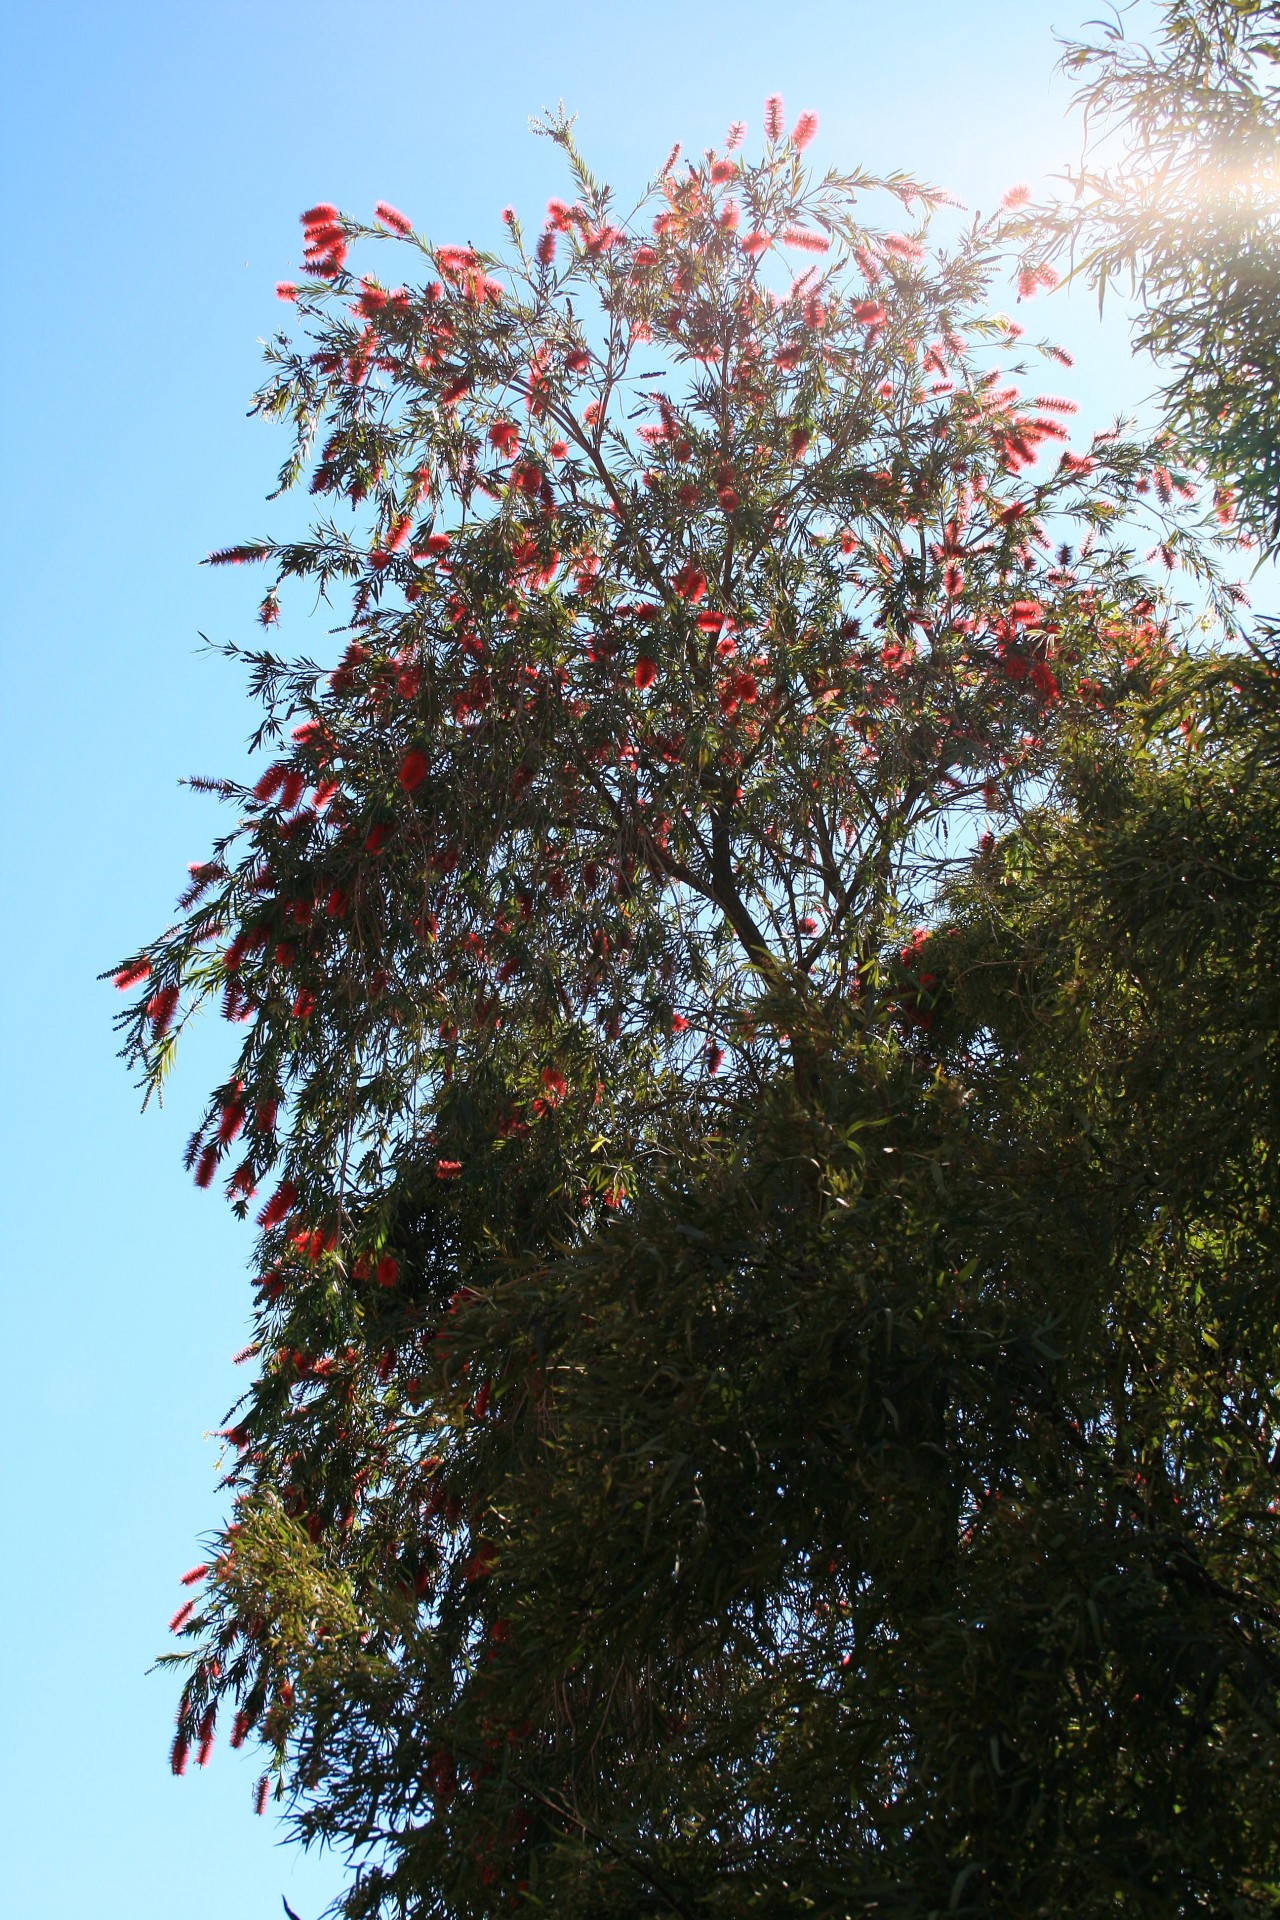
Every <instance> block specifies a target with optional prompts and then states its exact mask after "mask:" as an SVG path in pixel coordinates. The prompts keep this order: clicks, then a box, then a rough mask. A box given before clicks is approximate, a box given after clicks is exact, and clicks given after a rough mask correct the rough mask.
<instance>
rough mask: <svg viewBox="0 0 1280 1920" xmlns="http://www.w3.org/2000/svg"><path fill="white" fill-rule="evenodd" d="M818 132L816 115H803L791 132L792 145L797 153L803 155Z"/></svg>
mask: <svg viewBox="0 0 1280 1920" xmlns="http://www.w3.org/2000/svg"><path fill="white" fill-rule="evenodd" d="M817 131H818V116H817V114H816V113H802V114H801V115H800V118H799V119H798V120H797V121H796V124H795V126H794V127H793V128H792V130H791V144H792V146H793V147H794V148H795V150H796V152H797V153H803V152H804V150H805V148H806V147H807V146H809V145H810V143H811V142H812V140H813V139H814V136H815V135H816V134H817Z"/></svg>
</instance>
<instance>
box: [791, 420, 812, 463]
mask: <svg viewBox="0 0 1280 1920" xmlns="http://www.w3.org/2000/svg"><path fill="white" fill-rule="evenodd" d="M787 449H788V451H789V453H790V455H791V458H792V459H793V460H803V459H804V456H805V454H806V453H807V452H808V451H809V430H808V428H807V427H793V428H792V429H791V437H790V439H789V440H788V441H787Z"/></svg>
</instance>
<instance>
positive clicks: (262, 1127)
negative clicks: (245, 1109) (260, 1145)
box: [253, 1100, 280, 1133]
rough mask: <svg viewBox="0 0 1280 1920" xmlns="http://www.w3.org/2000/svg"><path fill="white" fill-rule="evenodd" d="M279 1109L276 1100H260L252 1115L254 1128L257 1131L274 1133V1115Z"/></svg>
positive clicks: (278, 1103)
mask: <svg viewBox="0 0 1280 1920" xmlns="http://www.w3.org/2000/svg"><path fill="white" fill-rule="evenodd" d="M279 1111H280V1102H279V1101H278V1100H263V1101H260V1102H259V1104H258V1106H257V1108H256V1109H255V1111H254V1116H253V1124H254V1128H255V1130H256V1131H257V1132H258V1133H274V1132H275V1130H276V1115H277V1114H278V1113H279Z"/></svg>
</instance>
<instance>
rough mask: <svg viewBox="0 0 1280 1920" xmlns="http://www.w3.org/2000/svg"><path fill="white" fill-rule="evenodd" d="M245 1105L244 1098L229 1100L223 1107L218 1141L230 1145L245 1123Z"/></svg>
mask: <svg viewBox="0 0 1280 1920" xmlns="http://www.w3.org/2000/svg"><path fill="white" fill-rule="evenodd" d="M244 1115H245V1105H244V1101H243V1100H228V1102H227V1104H226V1106H225V1107H223V1109H222V1118H221V1119H220V1120H219V1122H218V1143H219V1145H220V1146H224V1147H229V1146H230V1145H231V1142H232V1141H233V1140H234V1139H235V1137H236V1135H237V1134H238V1133H239V1131H240V1129H241V1127H242V1126H243V1125H244Z"/></svg>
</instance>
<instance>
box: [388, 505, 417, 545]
mask: <svg viewBox="0 0 1280 1920" xmlns="http://www.w3.org/2000/svg"><path fill="white" fill-rule="evenodd" d="M412 525H413V519H412V516H411V515H409V514H407V513H402V514H401V515H400V517H399V519H398V520H394V521H393V522H392V524H391V525H390V526H389V527H388V529H387V537H386V539H385V540H384V541H383V543H382V544H383V546H384V547H385V548H386V551H387V552H388V553H399V551H400V549H401V547H402V546H403V545H404V543H405V541H406V540H407V539H408V538H409V529H410V527H411V526H412Z"/></svg>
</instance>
